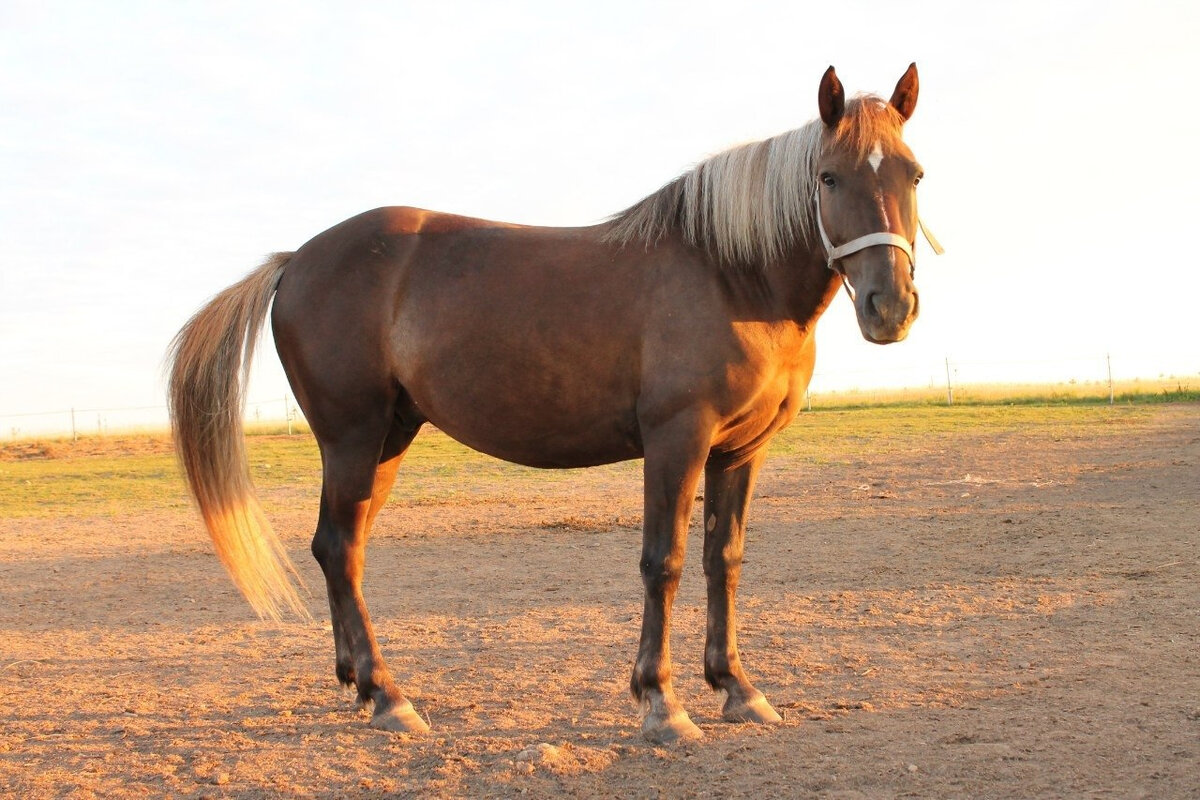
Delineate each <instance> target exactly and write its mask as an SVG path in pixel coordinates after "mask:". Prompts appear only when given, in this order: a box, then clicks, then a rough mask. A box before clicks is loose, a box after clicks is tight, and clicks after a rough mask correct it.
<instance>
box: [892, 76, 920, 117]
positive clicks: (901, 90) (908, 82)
mask: <svg viewBox="0 0 1200 800" xmlns="http://www.w3.org/2000/svg"><path fill="white" fill-rule="evenodd" d="M917 86H918V82H917V65H916V64H915V63H914V64H909V65H908V69H907V70H906V71H905V73H904V75H903V77H901V78H900V81H899V82H898V83H897V84H896V91H894V92H892V99H891V100H890V101H889V102H890V103H891V104H892V108H894V109H896V110H897V111H898V112H900V116H902V117H904V120H905V122H907V121H908V119H909V118H910V117H911V116H912V115H913V111H914V110H915V109H916V107H917Z"/></svg>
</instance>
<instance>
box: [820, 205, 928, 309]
mask: <svg viewBox="0 0 1200 800" xmlns="http://www.w3.org/2000/svg"><path fill="white" fill-rule="evenodd" d="M813 200H814V201H815V202H816V205H817V230H818V231H819V232H820V234H821V244H823V245H824V246H825V255H826V260H825V266H827V267H829V268H830V269H831V270H833V271H834V272H836V273H837V274H838V275H841V276H842V285H843V286H845V287H846V293H847V294H849V295H850V299H851V300H853V299H854V290H853V289H851V288H850V283H849V281H848V280H847V279H846V272H845V270H842V269H839V268H837V267H835V266H834V265H833V262H835V261H837V260H838V259H839V258H845V257H846V256H848V255H851V254H852V253H857V252H858V251H859V250H866V249H867V248H868V247H876V246H879V245H884V246H887V245H890V246H892V247H897V248H899V249H900V250H901V251H903V253H904V254H905V255H906V256H908V263H909V264H910V265H911V267H912V270H913V271H914V272H915V271H916V268H917V259H916V257H915V256H914V255H913V242H910V241H908V239H905V238H904V237H903V236H901V235H900V234H898V233H892V232H891V231H877V232H876V233H868V234H864V235H862V236H859V237H858V238H857V239H851V240H850V241H848V242H846V243H845V244H840V245H838V246H837V247H834V246H833V242H831V241H829V234H827V233H826V232H825V222H824V220H822V219H821V189H820V187H817V189H816V191H814V192H813ZM917 225H918V226H919V227H920V228H921V233H922V234H923V235H924V236H925V241H927V242H929V246H930V247H932V248H933V252H934V253H935V254H937V255H939V256H940V255H941V254H942V253H944V252H946V251H945V250H944V249H942V245H941V244H940V243H939V242H938V240H937V237H935V236H934V235H933V234H932V233H931V232H930V231H929V229H928V228H926V227H925V223H924V222H922V221H921V218H920V217H918V218H917Z"/></svg>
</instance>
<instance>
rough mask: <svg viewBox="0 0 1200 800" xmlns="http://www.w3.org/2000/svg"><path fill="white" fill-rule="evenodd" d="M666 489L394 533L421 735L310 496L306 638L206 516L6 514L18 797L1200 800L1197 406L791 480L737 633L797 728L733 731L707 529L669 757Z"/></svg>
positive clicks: (585, 483) (302, 502) (519, 497)
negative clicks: (646, 589) (654, 620)
mask: <svg viewBox="0 0 1200 800" xmlns="http://www.w3.org/2000/svg"><path fill="white" fill-rule="evenodd" d="M798 424H803V420H801V421H800V422H799V423H798ZM639 497H640V489H639V469H638V466H637V465H636V464H634V465H619V466H615V467H612V468H603V469H598V470H592V471H586V472H581V473H574V474H571V475H570V476H569V477H566V478H562V479H559V480H554V481H551V482H549V483H548V484H547V485H546V486H529V487H515V488H514V487H504V486H495V487H491V488H488V489H486V490H481V491H479V492H477V493H475V494H472V495H471V496H468V497H463V498H458V499H456V500H453V501H447V502H444V503H439V504H437V505H413V504H406V503H405V502H404V501H403V499H402V498H401V499H398V500H397V501H396V502H395V503H394V504H393V505H392V506H391V507H390V510H389V511H387V512H385V513H384V515H383V516H382V518H381V520H380V524H379V527H378V529H377V532H376V535H375V537H374V540H373V542H372V546H371V548H370V551H369V560H368V583H367V587H366V591H367V598H368V601H369V602H370V604H371V608H372V611H373V613H374V616H375V619H376V623H377V628H378V631H379V633H380V635H381V638H382V640H383V649H384V652H385V654H386V655H387V656H388V658H389V660H390V664H391V666H392V668H393V671H394V672H395V673H396V674H397V677H398V679H399V680H400V681H401V683H402V685H403V686H404V687H405V689H406V691H407V692H408V694H409V696H410V697H411V698H412V700H413V702H414V704H415V705H416V706H417V708H418V710H419V711H420V712H421V713H423V714H424V715H426V716H427V717H428V718H429V721H430V722H431V723H432V725H433V727H434V734H433V735H432V736H430V737H428V738H423V739H419V738H406V737H398V736H394V735H389V734H385V733H380V732H377V731H373V730H371V729H369V728H368V727H367V724H366V723H367V716H366V715H365V713H364V712H359V711H356V710H355V709H354V707H353V705H352V699H351V698H352V696H351V695H350V694H349V693H348V692H345V691H343V690H341V689H340V688H339V687H338V686H337V684H336V682H335V680H334V677H333V648H332V642H331V635H330V633H329V628H328V624H327V622H325V618H326V616H327V611H326V609H325V601H324V593H323V590H322V589H323V587H322V582H321V580H320V577H319V572H318V571H317V569H316V567H315V565H313V564H312V562H311V559H310V558H309V557H308V556H307V553H306V549H307V538H308V534H309V531H310V530H311V527H312V523H313V520H314V519H315V498H312V497H308V496H302V497H301V496H297V497H295V498H288V497H286V496H284V497H278V498H274V501H275V503H276V504H277V505H278V504H281V503H285V502H286V503H288V504H289V505H290V508H289V510H287V511H283V512H278V513H273V516H274V518H275V521H276V524H277V528H278V529H279V530H280V531H281V532H283V533H284V535H285V537H286V538H287V541H288V543H289V546H291V547H292V548H293V551H294V557H295V559H296V561H297V563H298V564H299V565H300V566H301V571H302V573H303V574H304V576H305V578H306V580H307V581H308V582H309V585H310V586H311V587H314V588H313V596H312V599H311V608H312V610H313V613H314V616H315V617H316V618H317V619H318V620H320V621H318V622H314V623H289V624H285V625H282V626H270V625H266V624H262V623H258V622H256V621H252V620H251V617H250V613H249V611H248V609H247V607H246V606H245V605H244V604H243V602H242V601H241V599H240V598H239V597H237V596H236V595H235V593H234V591H233V589H232V588H231V585H230V584H229V582H228V580H227V579H226V577H225V575H224V574H223V572H222V571H221V569H220V566H219V565H218V563H217V561H216V559H215V558H214V557H212V555H211V554H210V553H209V546H208V543H207V541H206V540H205V539H204V538H203V535H202V534H201V533H200V531H199V529H198V527H197V524H196V522H195V520H194V519H193V518H192V517H191V516H190V515H188V514H184V513H182V512H181V513H178V514H176V513H168V512H162V513H156V514H143V515H138V516H128V517H116V518H110V517H106V518H102V519H78V520H71V521H70V522H67V523H64V522H63V521H62V520H58V521H37V520H5V521H0V719H3V720H4V723H3V726H2V727H0V794H3V795H4V796H12V797H79V798H86V797H113V796H152V797H158V796H179V797H271V796H278V795H289V794H295V795H299V796H307V797H379V796H414V797H439V796H441V797H471V796H498V797H508V796H520V795H526V796H546V795H566V796H576V797H610V796H622V797H779V796H793V797H796V796H820V797H839V798H876V797H1081V796H1098V797H1110V796H1111V797H1155V798H1161V797H1188V796H1191V797H1195V796H1198V795H1200V581H1198V580H1197V568H1198V566H1200V406H1196V405H1190V406H1189V405H1174V406H1164V407H1162V408H1160V409H1155V410H1154V411H1153V412H1152V413H1151V414H1150V415H1149V416H1148V417H1147V418H1146V421H1144V422H1141V423H1138V429H1137V430H1136V431H1134V432H1133V434H1132V435H1131V434H1130V433H1129V432H1128V431H1123V432H1121V433H1120V434H1119V435H1118V434H1115V433H1114V434H1113V435H1112V436H1106V435H1091V434H1088V435H1079V436H1072V435H1062V433H1061V431H1057V432H1053V433H1050V432H1041V431H1038V430H1031V431H1029V432H1028V433H1027V434H1026V433H1022V434H1020V435H1012V434H1007V435H1006V434H996V433H991V434H989V433H987V432H986V431H977V432H971V433H965V434H963V435H961V436H958V437H955V438H953V439H947V438H945V437H937V438H935V439H933V440H932V441H931V444H930V445H929V446H928V447H926V448H920V447H918V448H912V449H908V450H905V451H904V452H903V453H900V454H897V453H888V454H886V455H884V454H880V455H872V456H865V457H855V458H854V459H852V460H850V461H848V462H835V463H832V464H827V465H822V466H820V467H818V466H816V465H811V464H802V463H799V462H798V461H795V460H789V459H786V458H783V459H776V460H775V461H774V462H769V463H768V466H767V468H766V470H765V474H764V475H763V478H762V480H761V482H760V489H759V492H758V500H757V501H756V505H755V508H754V514H753V517H752V532H751V534H750V541H749V546H748V562H747V565H746V569H745V574H744V578H743V590H742V593H741V604H740V619H741V624H742V629H741V641H742V652H743V657H744V659H745V661H746V663H747V666H748V668H749V670H750V671H751V674H752V675H753V676H755V677H756V679H757V683H758V686H759V687H760V688H761V689H763V691H764V692H766V694H767V696H768V698H769V699H770V700H771V701H772V702H773V703H774V704H775V705H776V707H777V708H779V709H780V711H781V712H783V713H784V714H785V720H784V723H783V725H782V726H781V727H778V728H769V729H768V728H759V727H754V726H738V725H729V724H725V723H722V722H721V721H720V717H719V709H720V702H719V698H717V697H715V696H714V695H713V694H712V693H711V692H710V691H709V690H708V689H707V688H706V686H705V685H704V683H703V680H702V678H701V650H702V637H703V624H704V612H703V594H702V587H703V581H702V580H701V578H700V569H699V564H698V562H697V557H698V554H699V551H700V547H699V537H698V536H695V535H694V536H693V540H692V547H691V549H690V552H689V563H688V568H687V572H686V573H685V576H684V585H683V588H682V590H681V593H680V597H679V600H678V603H677V606H676V609H677V614H676V619H677V623H676V630H675V637H674V643H673V650H674V653H675V665H676V675H677V688H678V690H679V692H680V696H681V698H682V699H683V701H684V702H685V704H686V705H687V706H688V708H689V710H690V711H691V714H692V718H693V720H695V721H696V722H697V724H699V725H700V727H701V728H702V729H703V730H704V732H705V734H706V737H705V739H704V740H703V741H702V742H699V743H694V744H686V745H682V746H677V747H674V748H670V749H663V748H656V747H653V746H650V745H648V744H645V743H643V742H642V741H641V740H640V739H639V737H638V735H637V725H636V709H635V708H634V707H633V705H632V703H631V701H630V699H629V696H628V692H627V688H626V687H627V682H628V677H629V670H630V667H631V664H632V659H633V655H634V652H635V648H636V637H637V631H638V621H639V614H640V582H639V579H638V575H637V557H638V541H639V532H638V528H637V526H638V519H639V513H640V511H639V508H638V502H639ZM268 499H271V498H268Z"/></svg>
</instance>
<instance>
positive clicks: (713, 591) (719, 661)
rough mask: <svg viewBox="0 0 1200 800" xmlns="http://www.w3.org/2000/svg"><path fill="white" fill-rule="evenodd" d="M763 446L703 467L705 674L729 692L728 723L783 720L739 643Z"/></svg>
mask: <svg viewBox="0 0 1200 800" xmlns="http://www.w3.org/2000/svg"><path fill="white" fill-rule="evenodd" d="M764 453H765V449H764V450H760V451H759V452H758V453H756V454H755V455H754V457H753V458H751V459H750V461H748V462H746V463H744V464H739V465H736V466H732V467H730V466H726V465H723V464H721V463H720V462H719V461H712V462H710V463H709V464H708V465H707V467H706V468H705V470H704V575H705V577H706V579H707V581H708V632H707V637H706V641H705V646H704V678H705V680H707V681H708V684H709V685H710V686H712V687H713V688H714V689H724V690H725V694H726V700H725V707H724V708H723V709H722V710H721V713H722V716H723V717H724V718H725V719H726V720H729V721H730V722H759V723H767V722H779V721H780V716H779V714H778V713H776V711H775V709H773V708H771V705H770V704H769V703H768V702H767V699H766V698H765V697H764V696H763V694H762V692H760V691H759V690H758V689H755V688H754V686H753V685H752V684H751V683H750V680H749V679H748V678H747V677H746V673H745V672H744V671H743V670H742V660H741V657H740V656H739V655H738V646H737V587H738V580H739V578H740V577H741V574H742V552H743V548H744V544H745V538H746V512H747V510H748V509H749V506H750V495H751V493H752V492H753V490H754V479H755V478H756V477H757V475H758V469H759V467H760V466H761V465H762V460H763V455H764Z"/></svg>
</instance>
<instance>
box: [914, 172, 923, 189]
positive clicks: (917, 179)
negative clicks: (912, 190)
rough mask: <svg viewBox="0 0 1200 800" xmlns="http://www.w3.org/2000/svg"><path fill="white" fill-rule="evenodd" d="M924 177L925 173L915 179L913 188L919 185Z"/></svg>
mask: <svg viewBox="0 0 1200 800" xmlns="http://www.w3.org/2000/svg"><path fill="white" fill-rule="evenodd" d="M924 177H925V173H924V172H922V173H921V174H920V175H918V176H917V177H915V178H913V186H916V185H917V184H919V183H920V182H921V178H924Z"/></svg>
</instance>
